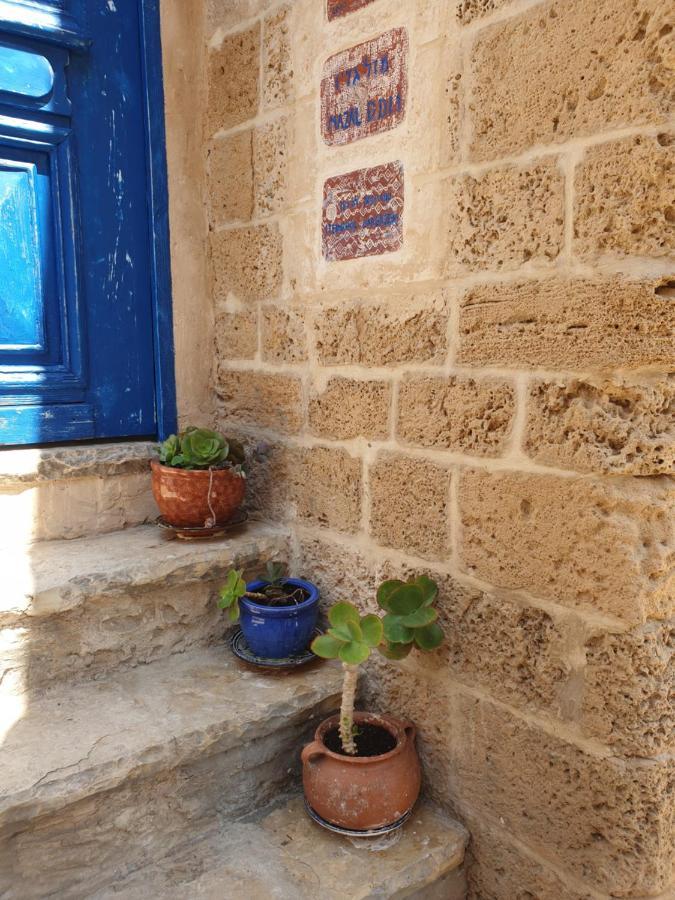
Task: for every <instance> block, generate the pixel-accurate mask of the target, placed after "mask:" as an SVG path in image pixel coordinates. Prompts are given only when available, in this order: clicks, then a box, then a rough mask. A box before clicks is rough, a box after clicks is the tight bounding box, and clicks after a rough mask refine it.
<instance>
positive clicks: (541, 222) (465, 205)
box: [446, 159, 564, 275]
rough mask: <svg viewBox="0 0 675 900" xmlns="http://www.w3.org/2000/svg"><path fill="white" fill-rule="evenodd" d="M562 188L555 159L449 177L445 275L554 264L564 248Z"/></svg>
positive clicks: (562, 182) (560, 175)
mask: <svg viewBox="0 0 675 900" xmlns="http://www.w3.org/2000/svg"><path fill="white" fill-rule="evenodd" d="M563 188H564V179H563V176H562V173H561V171H560V169H559V168H558V163H557V160H555V159H544V160H539V161H534V162H532V163H530V164H528V165H524V166H515V165H510V166H502V167H500V168H497V169H491V170H490V171H488V172H486V173H485V174H482V175H478V176H475V177H474V176H472V175H462V176H458V177H457V178H453V179H451V180H450V181H449V182H448V184H447V192H448V209H449V218H450V229H449V245H448V261H447V264H446V271H447V274H448V275H453V274H461V273H462V272H464V271H469V272H476V271H482V270H486V269H487V270H490V269H493V270H497V271H500V270H502V271H508V270H510V269H517V268H519V266H521V265H523V264H524V263H526V262H535V263H548V262H551V261H552V260H554V259H555V258H556V257H557V256H558V254H559V253H560V251H561V249H562V245H563V221H564V214H563Z"/></svg>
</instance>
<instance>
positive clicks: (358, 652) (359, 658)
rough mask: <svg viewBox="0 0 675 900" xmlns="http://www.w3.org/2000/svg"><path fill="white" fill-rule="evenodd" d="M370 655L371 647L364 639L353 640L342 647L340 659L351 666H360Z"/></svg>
mask: <svg viewBox="0 0 675 900" xmlns="http://www.w3.org/2000/svg"><path fill="white" fill-rule="evenodd" d="M369 656H370V647H369V646H368V644H364V642H363V641H352V642H351V643H350V644H343V645H342V646H341V647H340V659H341V660H342V662H343V663H347V665H349V666H358V665H360V663H362V662H365V661H366V660H367V659H368V657H369Z"/></svg>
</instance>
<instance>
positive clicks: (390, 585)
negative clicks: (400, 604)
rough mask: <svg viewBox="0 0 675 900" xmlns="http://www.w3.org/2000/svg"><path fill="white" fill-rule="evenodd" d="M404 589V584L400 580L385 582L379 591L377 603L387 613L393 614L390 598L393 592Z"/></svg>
mask: <svg viewBox="0 0 675 900" xmlns="http://www.w3.org/2000/svg"><path fill="white" fill-rule="evenodd" d="M400 587H403V582H402V581H399V580H398V579H393V580H392V581H383V582H382V584H381V585H380V586H379V588H378V589H377V602H378V605H379V606H380V607H381V608H382V609H385V610H386V611H387V612H391V610H390V609H389V597H390V596H391V594H392V593H393V591H395V590H397V588H400Z"/></svg>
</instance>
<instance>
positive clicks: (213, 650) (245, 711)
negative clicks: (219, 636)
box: [0, 643, 341, 826]
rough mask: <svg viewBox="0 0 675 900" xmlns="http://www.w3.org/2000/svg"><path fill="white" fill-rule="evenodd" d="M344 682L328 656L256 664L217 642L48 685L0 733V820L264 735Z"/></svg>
mask: <svg viewBox="0 0 675 900" xmlns="http://www.w3.org/2000/svg"><path fill="white" fill-rule="evenodd" d="M340 686H341V672H340V669H339V667H337V666H336V665H334V664H312V665H311V666H309V667H304V668H303V669H300V670H294V671H291V672H284V673H268V672H258V671H256V670H253V669H251V668H248V667H245V666H243V665H242V664H240V663H239V662H238V660H236V658H235V657H234V656H233V655H232V653H231V651H230V649H229V647H227V646H226V645H225V644H224V643H223V644H220V645H218V646H216V647H210V648H206V649H203V650H195V651H190V652H189V653H185V654H177V655H174V656H172V657H169V658H166V659H163V660H159V661H157V662H154V663H151V664H149V665H145V666H139V667H137V668H135V669H132V670H130V671H127V672H124V673H121V674H119V673H117V674H115V676H114V677H111V678H108V679H106V680H102V681H97V682H89V683H86V684H81V685H67V686H63V687H60V688H59V689H56V688H54V689H53V690H51V691H49V692H47V693H46V694H45V695H44V696H42V697H40V698H39V699H38V700H35V701H33V702H31V703H29V704H28V706H27V708H26V709H25V711H24V714H23V716H22V717H21V718H19V719H18V721H17V722H16V723H15V724H14V725H13V727H11V728H10V730H9V731H8V732H7V734H6V735H5V736H4V740H3V741H2V742H1V746H0V826H1V825H4V824H6V823H8V822H18V821H25V820H27V819H32V818H34V817H35V816H38V815H41V814H43V813H46V812H52V811H54V810H58V809H61V808H63V807H64V806H66V805H68V804H70V803H73V802H76V801H77V800H80V799H82V798H85V797H88V796H91V795H93V794H96V793H99V792H101V791H105V790H109V789H112V788H115V787H117V786H119V785H120V784H122V783H123V782H125V781H126V780H127V779H129V778H133V777H135V776H142V777H147V776H150V775H152V774H154V773H156V772H161V771H164V770H169V769H172V768H174V767H177V766H180V765H182V764H185V763H186V762H189V761H192V760H195V759H197V758H200V757H204V756H209V755H210V754H211V753H214V752H217V751H218V752H222V751H225V750H227V749H228V748H230V747H233V746H237V745H239V744H241V743H245V742H249V741H253V740H255V739H256V738H259V737H261V736H263V735H268V734H270V733H272V732H274V731H275V730H276V729H278V728H279V727H280V726H282V725H286V724H288V721H289V719H290V718H291V717H293V716H295V717H298V716H300V717H301V718H302V717H303V714H304V712H305V711H307V715H309V714H310V712H311V710H312V709H313V708H315V707H316V706H317V705H318V704H320V703H322V702H323V703H326V702H327V701H328V700H330V699H331V698H333V697H334V698H335V705H337V703H338V698H339V691H340Z"/></svg>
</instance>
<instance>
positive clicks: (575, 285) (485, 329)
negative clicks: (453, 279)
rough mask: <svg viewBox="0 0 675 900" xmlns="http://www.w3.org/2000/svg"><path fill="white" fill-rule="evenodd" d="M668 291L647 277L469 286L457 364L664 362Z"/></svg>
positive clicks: (668, 343)
mask: <svg viewBox="0 0 675 900" xmlns="http://www.w3.org/2000/svg"><path fill="white" fill-rule="evenodd" d="M672 293H673V290H672V287H669V286H668V283H667V282H666V283H661V282H659V281H654V280H645V281H624V280H623V279H619V278H607V279H604V278H602V279H600V278H599V279H595V280H585V279H572V280H566V279H562V278H547V279H544V280H541V281H520V282H515V283H509V284H490V285H483V286H481V287H476V288H472V289H470V290H469V291H467V293H466V294H465V295H464V297H463V298H462V301H461V306H460V321H459V349H458V361H459V362H461V363H466V364H469V365H477V366H491V365H492V366H501V365H503V366H514V367H537V366H541V367H545V368H550V369H554V368H564V369H575V368H577V369H579V368H581V369H587V368H593V369H603V368H617V367H622V368H632V367H636V368H637V367H640V366H652V365H653V366H657V365H666V366H668V365H670V364H671V363H672V357H673V345H672V335H673V332H675V304H674V303H673V302H672V299H671V294H672Z"/></svg>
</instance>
